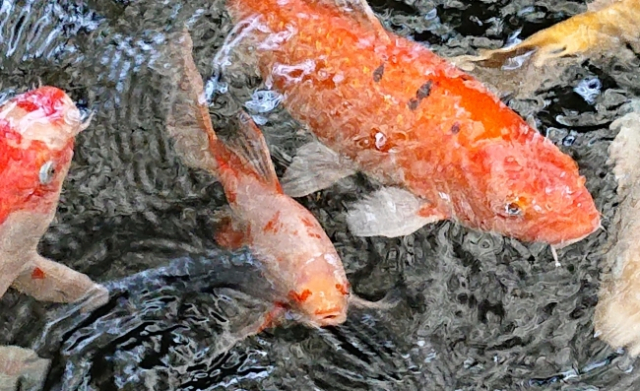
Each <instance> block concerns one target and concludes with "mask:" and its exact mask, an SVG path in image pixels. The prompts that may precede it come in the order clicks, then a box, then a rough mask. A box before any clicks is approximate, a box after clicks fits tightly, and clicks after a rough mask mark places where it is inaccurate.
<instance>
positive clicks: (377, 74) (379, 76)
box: [373, 64, 384, 83]
mask: <svg viewBox="0 0 640 391" xmlns="http://www.w3.org/2000/svg"><path fill="white" fill-rule="evenodd" d="M382 75H384V64H380V66H379V67H377V68H376V70H375V71H373V81H375V82H376V83H377V82H379V81H380V80H382Z"/></svg>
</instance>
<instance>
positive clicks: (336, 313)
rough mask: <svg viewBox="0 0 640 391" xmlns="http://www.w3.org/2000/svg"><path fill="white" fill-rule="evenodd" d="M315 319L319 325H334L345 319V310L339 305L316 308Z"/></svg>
mask: <svg viewBox="0 0 640 391" xmlns="http://www.w3.org/2000/svg"><path fill="white" fill-rule="evenodd" d="M315 316H316V321H317V322H318V323H319V324H320V326H336V325H339V324H341V323H344V321H345V320H347V314H346V311H344V309H343V308H340V307H333V308H329V309H327V310H317V311H316V312H315Z"/></svg>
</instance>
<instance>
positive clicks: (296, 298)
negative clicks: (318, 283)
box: [289, 289, 313, 303]
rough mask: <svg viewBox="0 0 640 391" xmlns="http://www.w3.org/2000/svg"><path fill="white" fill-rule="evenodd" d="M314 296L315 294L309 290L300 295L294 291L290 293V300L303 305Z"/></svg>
mask: <svg viewBox="0 0 640 391" xmlns="http://www.w3.org/2000/svg"><path fill="white" fill-rule="evenodd" d="M312 294H313V293H312V292H311V291H310V290H309V289H305V290H303V291H302V293H298V292H296V291H294V290H292V291H290V292H289V299H291V300H292V301H295V302H297V303H302V302H304V301H306V300H307V299H308V298H309V296H311V295H312Z"/></svg>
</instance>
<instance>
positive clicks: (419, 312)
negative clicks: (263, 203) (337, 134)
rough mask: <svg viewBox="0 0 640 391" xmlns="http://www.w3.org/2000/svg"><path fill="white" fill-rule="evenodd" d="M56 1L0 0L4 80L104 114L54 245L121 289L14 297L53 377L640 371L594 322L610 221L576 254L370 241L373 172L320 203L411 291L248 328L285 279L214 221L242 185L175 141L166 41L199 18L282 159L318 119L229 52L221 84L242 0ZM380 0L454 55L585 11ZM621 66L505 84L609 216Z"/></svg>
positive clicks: (228, 99) (89, 136)
mask: <svg viewBox="0 0 640 391" xmlns="http://www.w3.org/2000/svg"><path fill="white" fill-rule="evenodd" d="M53 3H54V2H39V1H21V2H18V1H7V0H5V1H3V2H2V3H1V4H2V6H1V7H0V37H1V39H0V42H1V43H0V48H1V50H0V52H1V53H2V56H0V68H1V72H0V74H1V76H0V81H1V82H2V87H1V89H0V96H2V97H4V96H5V95H8V94H13V93H14V92H16V93H17V92H22V91H24V90H26V89H28V88H30V86H31V85H33V84H36V83H38V81H39V80H41V81H42V83H44V84H52V85H56V86H58V87H60V88H63V89H65V90H67V91H68V92H69V94H70V96H71V97H72V98H73V99H74V100H76V101H77V102H79V105H80V106H82V107H83V108H84V109H86V110H92V111H94V112H95V116H94V120H93V122H92V125H91V127H90V128H89V129H87V131H85V132H83V133H82V134H81V135H80V136H79V138H78V143H77V147H76V155H75V157H74V163H73V165H72V168H71V172H70V174H69V177H68V179H67V181H66V183H65V186H64V192H63V194H62V199H61V204H60V207H59V212H58V215H57V218H56V221H55V222H54V224H53V225H52V227H51V229H50V230H49V232H48V233H47V235H46V236H45V238H44V239H43V242H42V244H41V250H42V253H43V254H44V255H46V256H48V257H51V258H52V259H54V260H57V261H62V262H64V263H65V264H67V265H69V266H71V267H74V268H75V269H77V270H79V271H81V272H83V273H87V274H88V275H89V276H91V277H92V278H95V279H96V280H98V281H100V282H109V283H108V284H109V287H110V289H111V290H112V298H111V301H110V302H109V304H108V305H107V306H105V307H104V308H102V309H100V310H98V311H96V312H94V313H92V314H88V315H82V314H79V313H77V312H76V311H75V309H74V308H73V307H72V306H61V305H45V304H42V303H36V302H35V301H33V300H31V299H29V298H26V297H23V296H20V295H18V294H16V293H15V292H13V291H12V292H10V293H8V294H7V295H6V296H5V297H4V298H3V300H2V301H1V302H0V308H1V309H0V327H1V330H2V333H1V334H0V335H1V336H0V344H3V345H5V344H13V345H19V346H23V347H29V348H33V349H35V350H36V351H37V352H38V353H39V354H40V356H42V357H45V358H49V359H51V360H52V362H51V369H50V372H49V374H48V376H47V380H46V389H50V390H86V391H88V390H116V389H123V390H141V389H150V390H189V389H191V390H196V389H208V390H214V389H247V390H248V389H251V390H296V391H300V390H354V389H355V390H425V389H429V390H430V389H446V390H458V389H459V390H477V389H488V390H494V389H500V390H516V389H526V388H533V389H566V390H590V389H596V388H599V389H607V390H616V389H619V390H627V389H632V388H633V385H634V384H638V383H640V380H638V373H639V372H638V371H637V370H635V368H634V366H633V363H632V362H631V361H630V360H629V359H628V358H626V357H625V356H624V355H622V354H621V352H614V351H612V350H611V349H609V348H608V347H606V345H604V343H602V342H601V341H599V340H597V339H595V338H594V337H593V323H592V316H593V308H594V306H595V303H596V301H597V289H598V285H599V283H598V281H599V275H600V266H599V262H600V261H601V259H602V248H601V244H602V243H603V242H604V240H605V239H606V232H604V231H602V232H600V233H598V234H597V235H593V236H591V237H590V238H588V239H587V240H586V241H584V242H581V243H578V244H575V245H573V246H570V247H568V248H567V249H566V250H562V251H560V254H559V255H560V258H561V266H560V267H556V266H555V265H554V263H553V261H552V259H551V254H550V253H549V251H548V249H547V248H545V247H544V246H539V245H523V244H521V243H519V242H517V241H515V240H510V239H505V238H502V237H498V236H495V235H490V234H480V233H477V232H472V231H469V230H467V229H464V228H462V227H459V226H456V225H455V224H452V223H450V222H441V223H438V224H434V225H430V226H427V227H425V228H423V229H421V230H420V231H418V232H417V233H416V234H414V235H411V236H408V237H405V238H401V239H384V238H354V237H352V236H351V235H350V234H349V232H348V230H347V228H346V224H345V221H344V218H343V217H342V215H341V214H340V213H341V212H342V211H343V208H344V206H343V204H344V203H345V202H347V201H353V200H354V199H355V198H356V197H357V192H359V191H369V190H370V188H371V184H370V183H369V182H367V181H366V180H365V179H364V178H363V177H362V176H360V175H356V176H353V177H351V178H349V179H348V180H345V181H342V182H341V183H340V184H339V185H336V186H334V187H332V188H330V189H327V190H325V191H322V192H320V193H318V194H317V195H314V196H310V197H307V198H304V199H302V200H301V202H302V203H303V204H304V205H305V206H306V207H307V208H309V209H310V210H311V211H312V212H313V213H314V215H315V216H316V217H317V218H318V220H319V221H320V222H321V224H322V225H323V227H324V228H325V230H326V231H327V233H328V234H329V236H330V237H331V239H332V240H333V242H334V243H335V245H336V248H337V249H338V251H339V252H340V255H341V257H342V259H343V261H344V264H345V268H346V270H347V273H348V275H349V279H350V281H351V282H352V284H353V287H354V290H355V292H356V293H358V294H359V295H362V296H363V297H365V298H367V299H378V298H381V297H382V296H384V294H385V293H387V292H388V291H389V290H390V289H392V288H393V287H401V290H402V301H401V303H400V304H399V305H398V306H397V307H396V308H394V309H392V310H390V311H375V310H358V309H354V310H352V311H351V313H350V315H349V319H348V321H347V322H346V323H345V324H344V325H343V326H340V327H336V328H330V329H323V330H312V329H307V328H305V327H302V326H292V325H289V326H288V327H282V328H278V329H274V330H268V331H265V332H263V333H261V334H259V335H257V336H251V337H248V338H244V335H246V334H247V333H248V330H249V329H250V328H251V327H252V326H253V325H255V324H259V323H260V317H261V316H263V315H264V310H265V307H266V306H267V303H268V292H269V285H268V283H267V282H266V281H264V280H263V279H262V278H261V273H260V267H259V265H258V264H256V263H255V261H254V260H253V259H252V258H251V257H250V255H248V254H246V253H235V254H233V255H229V254H227V253H220V252H218V251H217V250H216V247H215V242H214V241H213V237H212V224H213V222H212V220H213V212H214V211H215V210H216V208H218V207H220V206H222V205H224V203H225V201H224V196H223V193H222V191H221V189H220V187H219V185H218V184H216V183H215V180H214V179H213V178H211V177H210V176H209V175H207V174H205V173H202V172H199V171H196V170H191V169H188V168H186V167H185V166H184V165H183V164H182V163H181V161H180V159H179V158H178V157H177V156H176V155H175V153H174V152H173V149H172V146H171V143H170V141H169V140H167V138H166V135H165V132H164V122H165V119H166V113H167V110H168V107H169V106H168V105H169V104H170V103H171V100H170V98H169V97H170V96H171V92H172V91H171V89H172V88H173V86H172V85H171V80H170V79H171V78H170V77H168V76H169V75H170V74H171V69H169V68H167V66H166V65H167V63H166V61H165V57H164V51H163V48H164V47H165V45H166V43H167V42H168V41H169V40H171V39H172V37H173V36H175V34H176V33H179V32H180V29H181V28H182V25H183V24H185V23H186V24H188V25H189V26H190V29H191V31H192V37H193V40H194V57H195V61H196V64H197V66H198V68H199V70H200V72H201V73H202V75H203V77H204V79H205V81H206V80H207V79H208V80H209V84H208V86H209V87H210V88H209V90H208V92H209V93H210V94H211V97H212V99H213V103H212V105H211V109H210V112H211V114H212V118H213V120H214V122H218V123H224V121H225V119H226V117H228V116H229V115H231V114H232V113H234V112H235V111H236V109H237V107H238V106H239V105H241V104H244V105H245V106H246V107H247V108H248V109H249V110H250V111H251V112H252V113H253V114H255V115H256V116H258V115H259V116H260V117H261V121H260V122H261V123H262V124H264V125H263V126H262V129H263V131H264V132H265V136H266V138H267V141H268V142H269V144H270V148H271V152H272V154H273V157H274V161H275V162H276V165H277V170H278V174H279V175H281V174H282V172H283V170H284V168H285V167H286V165H287V164H288V163H289V162H290V160H291V156H293V155H294V154H295V148H296V147H297V146H299V145H301V144H302V143H303V142H304V140H305V138H306V137H308V136H306V135H305V134H304V132H303V131H302V127H301V126H300V124H297V123H296V122H295V121H293V120H292V119H291V118H290V117H289V116H288V114H287V113H286V111H285V110H284V109H283V108H282V106H281V105H279V98H278V96H277V95H274V94H273V93H272V92H269V90H268V88H267V87H266V86H265V85H264V83H263V82H262V80H260V79H259V78H258V77H257V76H256V74H255V73H252V72H247V71H246V70H245V72H240V71H238V70H233V71H229V70H227V71H225V80H224V82H225V83H227V84H226V86H225V87H226V88H222V89H221V88H218V87H220V85H219V84H218V85H215V83H214V81H216V80H217V79H215V78H213V76H215V69H214V64H213V59H214V57H215V55H216V53H218V51H219V49H220V47H221V46H222V45H223V43H224V40H225V37H226V36H227V34H228V33H229V31H230V30H231V25H230V22H229V19H228V17H227V15H226V13H225V12H224V10H223V2H221V1H205V0H202V1H189V2H186V1H185V2H180V1H177V0H172V1H117V0H110V1H109V0H105V1H86V2H82V3H81V4H82V5H77V4H76V2H71V1H58V2H55V4H53ZM370 3H371V4H372V6H373V7H374V10H375V11H377V12H378V13H379V15H382V17H383V19H384V23H385V25H386V26H387V28H390V29H393V30H395V31H397V32H398V33H400V34H403V35H407V36H411V37H413V38H414V39H417V40H420V41H423V42H425V44H429V45H430V46H431V47H432V48H433V49H434V50H435V51H436V52H438V53H440V54H442V55H444V56H453V55H459V54H466V53H469V52H472V51H473V50H474V49H476V48H478V47H480V46H482V47H487V46H489V45H493V46H494V47H499V46H501V45H502V43H503V42H505V41H506V40H507V39H510V38H509V37H514V36H515V35H514V33H515V32H516V30H518V29H520V28H521V29H522V31H521V33H520V35H521V36H528V35H530V34H531V33H532V32H534V31H537V30H539V29H541V28H543V27H547V26H549V25H551V24H552V23H554V22H556V21H559V20H561V19H564V18H565V17H566V15H572V14H575V13H577V12H580V11H582V10H583V8H584V7H583V6H578V5H577V3H576V2H571V1H558V2H555V3H554V6H553V7H552V8H549V6H548V4H549V3H548V2H545V1H534V2H532V1H524V0H522V1H506V0H504V1H498V0H495V1H483V2H476V1H448V0H433V1H423V2H410V1H395V2H384V1H377V0H376V1H370ZM622 65H623V66H620V64H618V63H616V61H615V60H611V61H608V62H607V61H603V62H586V63H585V64H584V65H582V64H574V65H571V66H569V67H567V68H566V69H565V70H564V71H563V72H562V73H561V74H560V75H555V76H554V78H548V79H545V80H544V83H542V84H541V85H540V87H539V89H538V90H537V92H536V94H535V99H533V98H532V97H528V98H521V97H518V99H516V98H515V97H514V98H511V99H508V100H507V101H508V103H509V105H510V106H511V107H513V108H514V109H515V110H517V111H518V112H519V113H520V114H521V115H523V117H525V118H528V117H531V118H534V119H535V121H536V122H537V126H538V128H539V129H540V130H541V131H542V132H543V133H545V134H547V135H548V136H549V137H550V138H551V139H552V140H553V141H554V142H555V143H556V144H557V145H559V146H560V147H561V148H562V149H563V150H564V151H566V152H567V153H569V154H570V155H571V156H572V157H573V158H574V159H576V160H577V161H578V163H579V164H580V167H581V172H582V173H583V174H584V175H586V176H587V178H588V182H587V186H588V187H589V189H590V190H591V192H592V194H593V196H594V198H595V200H596V203H597V205H598V208H599V209H600V210H601V211H602V212H603V215H604V218H603V225H604V226H605V228H606V227H607V226H608V224H609V219H610V217H611V216H612V212H613V206H614V203H615V197H614V190H613V189H614V184H613V178H612V175H610V173H609V168H608V167H607V166H606V165H605V161H606V148H607V146H608V144H609V142H610V140H611V139H612V138H613V136H614V135H613V134H611V132H610V131H609V129H608V125H609V124H610V123H611V122H612V121H613V120H614V119H615V118H617V117H618V116H619V115H620V113H621V112H622V111H623V110H624V105H623V104H624V103H625V101H626V100H627V99H628V98H630V97H632V96H633V95H634V94H636V93H637V85H638V84H637V82H638V73H637V67H636V68H634V67H632V66H629V64H626V65H625V64H622ZM547 76H549V75H546V76H545V77H547ZM498 82H499V80H498ZM495 84H496V85H500V83H495ZM504 84H508V83H506V82H504ZM633 86H635V87H633ZM502 95H504V94H502ZM505 96H506V95H505ZM330 216H331V217H330Z"/></svg>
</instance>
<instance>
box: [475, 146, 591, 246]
mask: <svg viewBox="0 0 640 391" xmlns="http://www.w3.org/2000/svg"><path fill="white" fill-rule="evenodd" d="M537 136H539V137H543V136H541V135H539V134H536V137H534V139H533V140H530V141H536V142H527V143H523V144H522V145H518V144H513V143H511V142H509V143H491V144H488V145H485V146H484V147H482V149H481V150H480V152H479V156H480V161H481V164H479V165H478V166H480V167H482V168H483V170H484V173H485V174H484V175H488V176H489V178H488V180H486V178H485V181H486V182H485V183H486V185H484V186H482V185H481V184H480V183H478V181H476V188H477V189H482V188H484V189H486V191H485V193H484V194H483V195H481V196H480V197H481V198H484V199H482V201H481V202H480V204H481V205H480V204H478V205H470V206H471V208H472V209H474V210H482V209H484V212H487V213H477V215H484V216H491V217H489V218H488V219H483V221H480V222H477V223H479V225H480V226H481V227H485V228H488V229H490V230H493V231H495V232H498V233H501V234H503V235H506V236H512V237H516V238H518V239H520V240H523V241H527V242H544V243H548V244H551V245H553V246H554V247H556V248H560V247H563V246H566V245H569V244H571V243H574V242H577V241H579V240H581V239H583V238H584V237H586V236H588V235H589V234H591V233H593V232H594V231H595V230H597V229H598V228H599V227H600V213H598V211H597V209H596V206H595V204H594V201H593V198H592V197H591V194H589V191H588V190H587V188H586V187H585V181H586V180H585V178H584V177H583V176H580V174H579V172H578V166H577V164H576V163H575V162H574V161H573V159H571V158H570V157H569V156H567V155H565V154H563V153H562V152H561V151H560V150H558V149H557V148H556V146H555V145H553V144H552V143H551V142H549V141H548V140H547V139H544V140H543V141H542V142H537V141H540V140H541V139H539V138H538V137H537ZM486 173H488V174H486ZM481 175H482V174H480V176H481ZM477 176H478V174H476V177H477ZM476 179H477V178H476ZM487 209H488V210H487Z"/></svg>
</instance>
